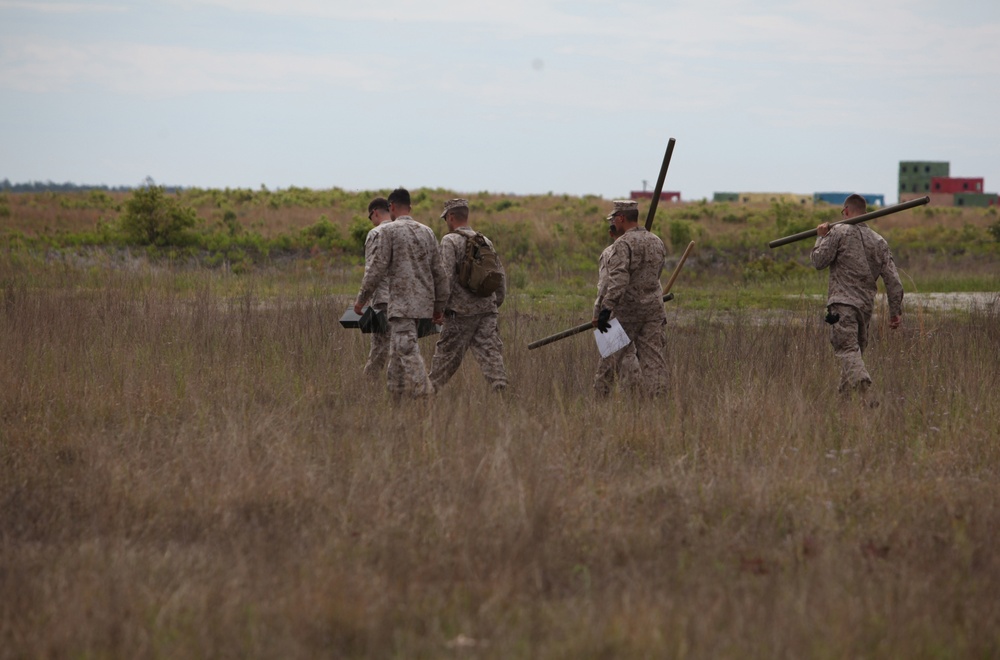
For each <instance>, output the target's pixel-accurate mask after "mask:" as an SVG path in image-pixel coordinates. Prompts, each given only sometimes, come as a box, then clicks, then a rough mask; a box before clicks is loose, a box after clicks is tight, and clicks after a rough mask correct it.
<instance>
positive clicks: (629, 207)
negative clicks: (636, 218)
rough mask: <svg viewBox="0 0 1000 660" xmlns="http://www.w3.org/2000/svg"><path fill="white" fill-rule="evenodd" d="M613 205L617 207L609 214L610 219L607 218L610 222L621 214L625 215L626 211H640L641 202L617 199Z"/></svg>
mask: <svg viewBox="0 0 1000 660" xmlns="http://www.w3.org/2000/svg"><path fill="white" fill-rule="evenodd" d="M612 204H614V205H615V208H614V210H613V211H611V213H609V214H608V217H607V218H606V219H607V220H610V219H612V218H613V217H615V216H616V215H618V214H619V213H623V212H625V211H638V210H639V202H636V201H634V200H631V199H616V200H615V201H613V202H612Z"/></svg>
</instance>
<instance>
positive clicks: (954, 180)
mask: <svg viewBox="0 0 1000 660" xmlns="http://www.w3.org/2000/svg"><path fill="white" fill-rule="evenodd" d="M930 191H931V192H933V193H963V192H973V193H981V192H983V178H982V177H979V178H978V179H977V178H966V177H957V176H935V177H932V178H931V190H930Z"/></svg>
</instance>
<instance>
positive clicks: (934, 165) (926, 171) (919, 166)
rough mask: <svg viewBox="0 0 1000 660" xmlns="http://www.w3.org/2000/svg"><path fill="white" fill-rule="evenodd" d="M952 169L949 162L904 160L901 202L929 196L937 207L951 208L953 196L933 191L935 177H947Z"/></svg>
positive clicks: (900, 173)
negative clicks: (932, 185)
mask: <svg viewBox="0 0 1000 660" xmlns="http://www.w3.org/2000/svg"><path fill="white" fill-rule="evenodd" d="M950 169H951V166H950V164H949V163H948V162H947V161H944V162H941V161H929V160H903V161H900V162H899V201H901V202H908V201H909V200H911V199H916V198H918V197H923V196H924V195H927V196H929V197H930V198H931V204H934V205H935V206H951V205H952V203H953V199H954V197H953V195H952V194H948V193H936V192H934V191H933V190H932V189H931V184H932V183H933V180H934V177H946V176H948V173H949V171H950Z"/></svg>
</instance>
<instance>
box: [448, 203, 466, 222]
mask: <svg viewBox="0 0 1000 660" xmlns="http://www.w3.org/2000/svg"><path fill="white" fill-rule="evenodd" d="M452 214H455V217H457V218H458V219H459V220H462V221H467V220H468V219H469V207H468V206H459V207H458V208H454V209H451V210H449V211H448V213H446V214H445V217H448V216H449V215H452Z"/></svg>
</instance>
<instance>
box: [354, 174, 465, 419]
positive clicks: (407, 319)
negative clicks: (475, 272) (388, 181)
mask: <svg viewBox="0 0 1000 660" xmlns="http://www.w3.org/2000/svg"><path fill="white" fill-rule="evenodd" d="M389 213H390V214H391V215H392V216H393V218H394V220H393V221H392V222H390V223H387V224H385V225H380V226H381V230H380V231H379V237H378V250H376V251H375V253H374V255H373V258H372V261H371V263H370V264H369V265H368V270H367V272H366V273H365V276H364V279H363V280H362V281H361V290H360V291H358V297H357V299H356V301H355V303H354V311H355V312H357V313H358V314H360V313H361V310H362V308H363V307H364V305H365V303H367V302H368V301H369V300H370V299H371V297H372V296H373V295H375V291H377V290H378V287H379V285H380V284H381V283H382V281H383V280H384V279H388V281H389V307H388V310H387V314H388V317H389V368H388V372H387V379H386V385H387V387H388V390H389V394H390V396H391V397H392V398H393V400H395V401H398V400H400V399H401V398H402V397H403V396H404V395H405V396H410V397H413V398H419V397H423V396H427V395H429V394H431V393H432V391H433V390H432V388H431V385H430V380H429V379H428V378H427V371H426V368H425V366H424V360H423V357H421V355H420V347H419V346H418V345H417V322H418V321H419V319H422V318H427V317H431V318H432V319H433V321H434V323H442V322H443V321H444V304H445V302H446V301H447V300H448V290H447V288H446V282H447V280H446V278H445V275H444V271H443V270H442V268H441V256H440V255H439V254H438V249H437V247H438V246H437V238H436V237H435V236H434V232H433V231H431V229H430V227H427V226H426V225H422V224H420V223H419V222H417V221H416V220H414V219H413V218H411V217H410V193H409V192H408V191H406V190H405V189H404V188H397V189H396V190H393V191H392V193H391V194H390V195H389Z"/></svg>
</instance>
